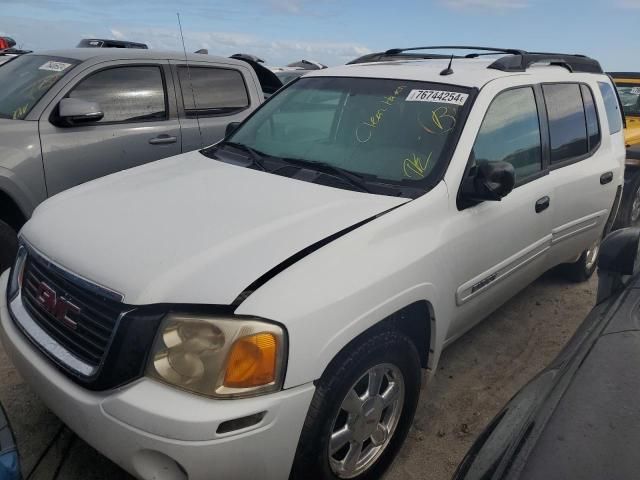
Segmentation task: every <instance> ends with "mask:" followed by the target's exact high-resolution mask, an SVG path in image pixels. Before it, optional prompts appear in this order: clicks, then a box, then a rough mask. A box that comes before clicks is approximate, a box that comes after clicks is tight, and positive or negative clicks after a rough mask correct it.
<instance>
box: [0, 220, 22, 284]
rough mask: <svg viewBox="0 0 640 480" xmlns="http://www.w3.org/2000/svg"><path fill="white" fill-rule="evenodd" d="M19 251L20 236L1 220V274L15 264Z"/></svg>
mask: <svg viewBox="0 0 640 480" xmlns="http://www.w3.org/2000/svg"><path fill="white" fill-rule="evenodd" d="M17 251H18V236H17V235H16V232H15V230H14V229H13V228H11V227H10V226H9V225H7V224H6V223H5V222H3V221H2V220H0V273H2V272H4V271H5V270H6V269H7V268H9V267H10V266H11V265H12V264H13V260H14V259H15V258H16V252H17Z"/></svg>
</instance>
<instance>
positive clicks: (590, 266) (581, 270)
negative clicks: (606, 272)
mask: <svg viewBox="0 0 640 480" xmlns="http://www.w3.org/2000/svg"><path fill="white" fill-rule="evenodd" d="M601 242H602V241H601V240H598V241H596V242H595V243H594V244H593V245H591V247H589V248H588V249H586V250H585V251H584V252H582V254H581V255H580V258H579V259H578V261H577V262H574V263H567V264H564V265H560V268H561V271H562V274H563V275H564V276H565V277H566V278H567V279H568V280H571V281H572V282H586V281H587V280H589V279H590V278H591V275H593V272H595V271H596V267H597V265H598V254H599V253H600V243H601Z"/></svg>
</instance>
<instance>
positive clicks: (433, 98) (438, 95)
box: [405, 90, 469, 106]
mask: <svg viewBox="0 0 640 480" xmlns="http://www.w3.org/2000/svg"><path fill="white" fill-rule="evenodd" d="M467 98H469V95H468V94H467V93H459V92H445V91H443V90H411V91H410V92H409V95H408V96H407V98H406V99H405V100H406V101H407V102H434V103H450V104H453V105H460V106H462V105H464V102H466V101H467Z"/></svg>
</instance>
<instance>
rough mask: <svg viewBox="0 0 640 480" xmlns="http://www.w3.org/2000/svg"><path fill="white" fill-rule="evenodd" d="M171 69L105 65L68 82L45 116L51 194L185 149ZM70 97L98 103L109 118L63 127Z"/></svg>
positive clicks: (45, 152)
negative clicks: (63, 107)
mask: <svg viewBox="0 0 640 480" xmlns="http://www.w3.org/2000/svg"><path fill="white" fill-rule="evenodd" d="M166 68H168V66H167V67H166ZM166 73H167V72H166V71H165V66H164V65H162V64H159V63H158V62H152V63H145V62H142V63H140V62H136V63H135V64H133V63H124V64H123V63H122V62H120V63H118V64H117V65H115V64H112V65H108V66H105V64H101V65H100V66H96V67H93V68H92V69H90V70H89V71H88V72H84V73H83V75H81V78H80V79H76V80H74V81H73V82H71V83H70V84H69V85H67V87H66V88H65V89H64V90H63V91H62V92H61V93H60V95H59V96H58V98H57V99H56V101H55V102H53V103H52V105H50V106H49V107H48V108H47V109H46V110H45V111H44V113H43V115H42V116H41V118H40V136H41V142H42V155H43V160H44V169H45V174H46V182H47V190H48V194H49V195H54V194H56V193H58V192H61V191H62V190H66V189H67V188H70V187H73V186H75V185H78V184H80V183H84V182H86V181H88V180H92V179H94V178H98V177H102V176H104V175H108V174H110V173H114V172H117V171H120V170H124V169H127V168H131V167H135V166H137V165H142V164H144V163H148V162H152V161H154V160H159V159H161V158H165V157H169V156H172V155H177V154H179V153H180V152H181V134H180V123H179V121H178V119H177V112H176V107H175V100H173V102H170V98H171V96H173V91H172V90H171V88H172V84H173V82H172V80H171V78H170V77H171V76H170V75H167V74H166ZM167 86H169V87H170V90H169V91H170V92H171V95H168V92H167ZM65 97H70V98H79V99H82V100H86V101H90V102H96V103H98V104H99V106H100V109H101V111H102V112H103V113H104V117H103V118H102V120H100V121H98V122H95V123H92V124H89V125H82V126H73V127H64V126H60V123H59V122H56V120H55V118H56V114H57V108H58V102H59V101H60V99H62V98H65Z"/></svg>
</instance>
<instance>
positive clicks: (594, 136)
mask: <svg viewBox="0 0 640 480" xmlns="http://www.w3.org/2000/svg"><path fill="white" fill-rule="evenodd" d="M580 89H581V91H582V101H583V103H584V114H585V117H586V119H587V137H588V138H589V151H592V150H594V149H595V148H596V147H597V146H598V144H599V143H600V125H599V124H598V114H597V112H596V104H595V102H594V101H593V94H592V93H591V89H590V88H589V87H587V86H586V85H580Z"/></svg>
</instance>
